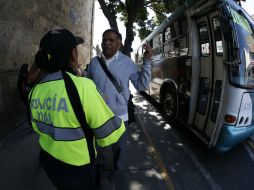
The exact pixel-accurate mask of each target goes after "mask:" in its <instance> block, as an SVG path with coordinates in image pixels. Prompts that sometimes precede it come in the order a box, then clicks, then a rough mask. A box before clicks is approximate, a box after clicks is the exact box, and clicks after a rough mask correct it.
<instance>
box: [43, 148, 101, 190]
mask: <svg viewBox="0 0 254 190" xmlns="http://www.w3.org/2000/svg"><path fill="white" fill-rule="evenodd" d="M40 163H41V164H42V166H43V167H44V169H45V171H46V173H47V175H48V177H49V179H50V180H51V182H52V183H53V184H54V185H55V186H56V188H57V189H58V190H81V189H82V190H85V189H89V190H94V189H96V163H95V162H93V163H91V164H88V165H85V166H72V165H68V164H66V163H63V162H61V161H59V160H57V159H55V158H54V157H52V156H51V155H49V154H48V153H47V152H45V151H43V150H41V152H40Z"/></svg>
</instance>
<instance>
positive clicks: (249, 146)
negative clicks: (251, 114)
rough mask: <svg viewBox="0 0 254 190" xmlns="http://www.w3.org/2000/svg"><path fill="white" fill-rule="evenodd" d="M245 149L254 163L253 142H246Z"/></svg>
mask: <svg viewBox="0 0 254 190" xmlns="http://www.w3.org/2000/svg"><path fill="white" fill-rule="evenodd" d="M244 147H245V149H246V150H247V152H248V153H249V155H250V158H251V159H252V161H254V144H253V142H252V141H251V140H248V139H247V140H246V141H244Z"/></svg>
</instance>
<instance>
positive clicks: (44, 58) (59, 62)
mask: <svg viewBox="0 0 254 190" xmlns="http://www.w3.org/2000/svg"><path fill="white" fill-rule="evenodd" d="M70 59H71V52H70V54H69V55H63V56H61V57H59V56H58V57H57V56H54V55H51V54H50V53H48V52H46V51H45V50H44V49H39V51H38V52H37V53H36V55H35V63H36V65H37V66H38V68H40V69H43V70H46V71H48V72H56V71H58V70H66V69H67V68H68V65H69V62H70Z"/></svg>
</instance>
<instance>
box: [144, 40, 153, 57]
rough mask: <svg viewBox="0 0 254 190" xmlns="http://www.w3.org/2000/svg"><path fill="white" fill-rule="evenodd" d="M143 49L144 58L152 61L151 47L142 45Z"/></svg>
mask: <svg viewBox="0 0 254 190" xmlns="http://www.w3.org/2000/svg"><path fill="white" fill-rule="evenodd" d="M143 48H144V50H145V52H144V58H145V59H149V60H152V56H153V50H152V48H151V46H150V45H149V44H147V43H146V44H144V45H143Z"/></svg>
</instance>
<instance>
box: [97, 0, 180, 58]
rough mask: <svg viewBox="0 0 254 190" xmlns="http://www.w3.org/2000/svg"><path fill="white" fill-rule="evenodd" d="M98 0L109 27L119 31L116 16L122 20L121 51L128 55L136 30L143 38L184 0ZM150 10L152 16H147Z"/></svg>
mask: <svg viewBox="0 0 254 190" xmlns="http://www.w3.org/2000/svg"><path fill="white" fill-rule="evenodd" d="M98 2H99V4H100V6H101V9H102V12H103V14H104V16H105V17H106V18H107V20H108V22H109V25H110V27H111V28H113V29H115V30H117V31H119V30H118V24H117V16H118V14H119V15H120V20H121V21H123V22H124V24H125V28H126V30H125V32H126V38H125V41H124V45H123V48H122V52H123V53H124V54H126V55H128V56H130V52H131V50H132V48H131V47H132V42H133V40H134V36H135V35H136V31H137V32H138V35H139V37H140V38H141V39H143V38H144V37H146V36H147V35H148V34H149V33H150V32H151V31H152V30H153V29H154V28H155V27H156V26H157V25H158V24H159V23H161V22H162V20H163V19H165V18H166V17H167V16H168V14H169V13H171V12H172V11H174V10H176V8H177V7H178V6H180V5H182V4H183V3H184V2H185V0H125V1H121V0H98ZM150 12H153V13H154V16H152V17H150V18H149V15H150ZM134 24H136V25H137V27H135V26H134Z"/></svg>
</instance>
